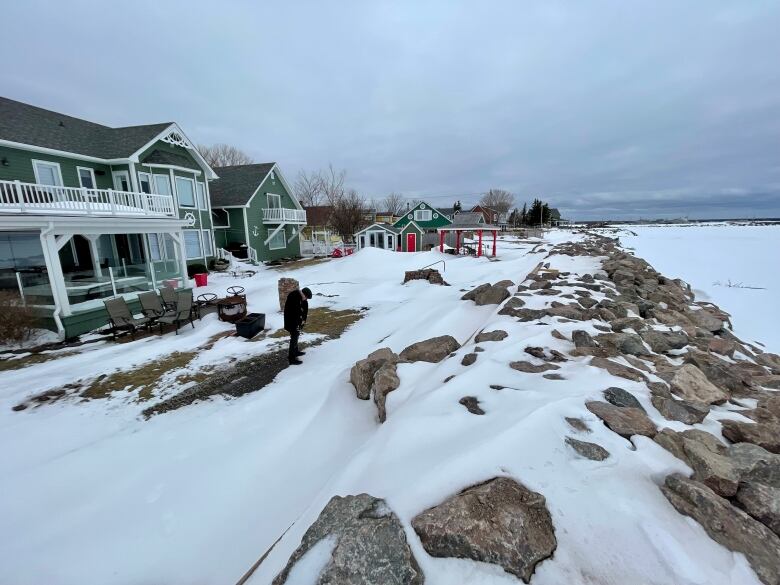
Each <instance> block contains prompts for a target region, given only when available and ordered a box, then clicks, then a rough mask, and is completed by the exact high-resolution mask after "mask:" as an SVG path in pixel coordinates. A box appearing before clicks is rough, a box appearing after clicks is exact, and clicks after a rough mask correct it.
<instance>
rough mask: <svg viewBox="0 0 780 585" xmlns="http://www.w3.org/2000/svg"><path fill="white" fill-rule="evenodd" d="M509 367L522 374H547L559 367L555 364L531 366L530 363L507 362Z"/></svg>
mask: <svg viewBox="0 0 780 585" xmlns="http://www.w3.org/2000/svg"><path fill="white" fill-rule="evenodd" d="M509 367H510V368H512V369H513V370H517V371H518V372H523V373H525V374H541V373H542V372H547V371H549V370H558V369H560V366H556V365H555V364H549V363H548V364H541V365H536V364H532V363H531V362H523V361H518V362H509Z"/></svg>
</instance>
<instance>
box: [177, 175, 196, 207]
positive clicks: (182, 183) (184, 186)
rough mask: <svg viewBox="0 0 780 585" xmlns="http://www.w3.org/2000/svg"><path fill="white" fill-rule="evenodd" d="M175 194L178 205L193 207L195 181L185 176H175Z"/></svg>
mask: <svg viewBox="0 0 780 585" xmlns="http://www.w3.org/2000/svg"><path fill="white" fill-rule="evenodd" d="M176 195H178V197H179V206H180V207H195V181H193V180H192V179H188V178H186V177H176Z"/></svg>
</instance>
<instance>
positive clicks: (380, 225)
mask: <svg viewBox="0 0 780 585" xmlns="http://www.w3.org/2000/svg"><path fill="white" fill-rule="evenodd" d="M410 223H411V222H410ZM415 225H416V224H415ZM404 227H406V226H404ZM371 228H379V229H382V230H384V231H386V232H389V233H391V234H393V235H398V234H400V233H401V232H400V231H398V232H396V231H395V230H393V229H391V227H390V226H388V225H387V224H381V223H378V222H376V223H372V224H371V225H370V226H368V227H364V228H363V229H362V230H359V231H357V232H355V235H356V236H357V235H358V234H362V233H363V232H365V231H368V230H370V229H371ZM418 229H419V227H418Z"/></svg>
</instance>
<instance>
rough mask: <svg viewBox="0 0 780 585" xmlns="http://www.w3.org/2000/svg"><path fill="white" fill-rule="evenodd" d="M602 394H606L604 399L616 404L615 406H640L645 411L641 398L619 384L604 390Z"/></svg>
mask: <svg viewBox="0 0 780 585" xmlns="http://www.w3.org/2000/svg"><path fill="white" fill-rule="evenodd" d="M602 394H604V400H606V401H607V402H609V403H610V404H614V405H615V406H620V407H628V408H638V409H639V410H641V411H642V412H645V409H644V407H643V406H642V405H641V404H640V403H639V400H637V399H636V397H635V396H634V395H633V394H631V392H628V391H627V390H623V389H622V388H618V387H617V386H611V387H609V388H607V389H606V390H604V392H603V393H602Z"/></svg>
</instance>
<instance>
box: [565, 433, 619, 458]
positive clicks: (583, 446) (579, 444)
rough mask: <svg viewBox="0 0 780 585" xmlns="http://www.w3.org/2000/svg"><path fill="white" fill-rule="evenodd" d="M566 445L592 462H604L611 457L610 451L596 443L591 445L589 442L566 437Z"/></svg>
mask: <svg viewBox="0 0 780 585" xmlns="http://www.w3.org/2000/svg"><path fill="white" fill-rule="evenodd" d="M565 440H566V444H567V445H568V446H569V447H571V448H572V449H574V450H575V451H576V452H577V454H579V455H581V456H582V457H585V458H586V459H590V460H591V461H604V459H606V458H607V457H609V451H607V450H606V449H605V448H604V447H602V446H601V445H597V444H596V443H589V442H587V441H579V440H577V439H575V438H573V437H566V439H565Z"/></svg>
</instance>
